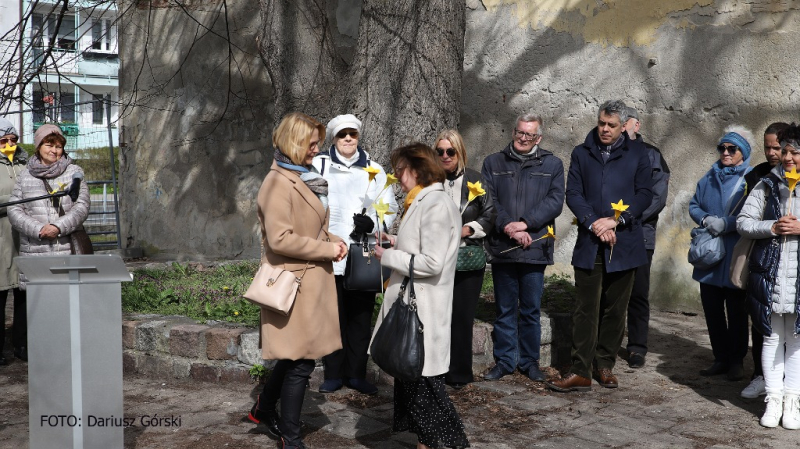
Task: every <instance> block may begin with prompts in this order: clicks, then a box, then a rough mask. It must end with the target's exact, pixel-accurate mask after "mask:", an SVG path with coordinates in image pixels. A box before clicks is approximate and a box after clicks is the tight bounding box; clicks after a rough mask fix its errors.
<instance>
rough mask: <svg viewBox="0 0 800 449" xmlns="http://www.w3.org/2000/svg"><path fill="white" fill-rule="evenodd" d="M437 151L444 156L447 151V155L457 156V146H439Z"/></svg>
mask: <svg viewBox="0 0 800 449" xmlns="http://www.w3.org/2000/svg"><path fill="white" fill-rule="evenodd" d="M436 152H437V153H439V157H442V156H444V154H445V153H447V155H448V156H450V157H455V156H456V149H455V148H447V149H444V148H437V149H436Z"/></svg>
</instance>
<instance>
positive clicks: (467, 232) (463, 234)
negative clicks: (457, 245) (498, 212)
mask: <svg viewBox="0 0 800 449" xmlns="http://www.w3.org/2000/svg"><path fill="white" fill-rule="evenodd" d="M474 233H475V230H474V229H472V228H470V227H469V226H462V227H461V238H462V239H465V238H467V237H469V236H471V235H472V234H474Z"/></svg>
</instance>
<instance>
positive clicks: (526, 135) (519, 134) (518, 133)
mask: <svg viewBox="0 0 800 449" xmlns="http://www.w3.org/2000/svg"><path fill="white" fill-rule="evenodd" d="M514 135H515V136H517V137H518V138H519V140H536V138H537V137H539V134H531V133H526V132H524V131H520V130H518V129H514Z"/></svg>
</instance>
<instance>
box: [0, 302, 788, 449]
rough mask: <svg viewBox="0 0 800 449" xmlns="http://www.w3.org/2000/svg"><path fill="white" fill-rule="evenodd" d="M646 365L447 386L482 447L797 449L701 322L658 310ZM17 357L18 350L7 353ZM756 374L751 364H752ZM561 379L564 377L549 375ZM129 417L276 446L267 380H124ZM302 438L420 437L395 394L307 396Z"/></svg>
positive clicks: (4, 372)
mask: <svg viewBox="0 0 800 449" xmlns="http://www.w3.org/2000/svg"><path fill="white" fill-rule="evenodd" d="M651 322H652V326H651V332H650V347H651V349H650V353H649V354H648V357H647V365H646V366H645V367H644V368H642V369H639V370H632V369H629V368H628V367H627V364H626V363H625V362H624V361H622V360H621V359H620V360H618V365H617V368H616V369H615V372H616V374H617V375H618V377H619V381H620V388H618V389H615V390H614V389H605V388H602V387H600V386H599V385H597V384H594V385H593V389H592V391H591V392H586V393H567V394H562V393H554V392H551V391H548V390H547V389H546V388H545V386H544V385H543V384H541V383H536V382H531V381H529V380H528V379H527V378H525V377H523V376H522V375H520V374H514V375H512V376H508V377H507V378H504V379H503V380H501V381H499V382H484V381H479V382H476V383H474V384H471V385H469V386H468V387H467V388H464V389H462V390H460V391H454V390H449V392H450V394H451V397H452V399H453V400H454V402H455V404H456V407H457V410H458V411H459V413H460V415H461V417H462V419H463V421H464V424H465V427H466V430H467V435H468V437H469V439H470V443H471V445H472V447H481V448H486V447H488V448H528V447H557V448H573V447H587V448H588V447H591V448H597V447H636V448H640V447H646V448H647V447H690V448H711V447H741V448H770V447H775V448H797V447H798V446H800V432H797V431H787V430H784V429H782V428H780V427H779V428H777V429H765V428H763V427H761V426H760V425H759V424H758V419H759V417H760V415H761V413H762V412H763V410H764V402H763V397H762V398H759V399H754V400H746V399H742V398H741V397H739V392H740V391H741V389H742V388H744V386H745V385H746V384H747V381H740V382H728V381H727V380H725V378H724V377H712V378H706V377H702V376H700V375H699V374H698V371H699V370H700V369H702V368H705V367H706V366H707V365H709V364H710V363H711V350H710V347H709V342H708V336H707V333H706V330H705V322H704V320H703V318H702V316H692V315H683V314H675V313H666V312H654V313H653V316H652V320H651ZM6 355H7V356H8V355H10V354H8V353H7V354H6ZM745 370H746V372H747V373H748V374H749V373H750V371H751V370H752V361H751V360H750V359H749V355H748V359H746V360H745ZM549 373H550V374H551V375H555V374H556V371H555V370H554V369H550V370H549ZM26 381H27V365H26V364H24V363H21V362H19V361H17V360H13V361H12V363H11V364H10V365H9V366H5V367H0V402H1V403H2V406H0V447H2V448H19V447H27V443H28V404H27V384H26ZM124 390H125V399H124V400H125V416H126V417H130V418H134V419H139V418H140V417H141V416H144V415H153V414H158V415H160V416H180V418H181V426H180V427H171V428H165V427H143V426H141V425H139V423H138V422H137V424H136V425H134V426H132V427H128V428H126V429H125V432H124V434H125V447H128V448H166V447H169V448H190V447H191V448H225V447H227V448H251V447H252V448H255V447H259V448H263V447H276V443H275V441H274V440H273V439H271V437H270V436H269V435H268V434H267V433H266V430H265V429H264V428H263V427H261V426H256V425H253V424H252V423H250V422H249V421H247V419H246V415H247V412H248V410H249V409H250V406H251V405H252V403H253V401H254V398H255V397H256V396H257V394H258V393H259V392H260V386H259V385H257V384H252V385H242V384H205V383H196V382H195V383H193V382H187V381H176V380H155V379H148V378H143V377H135V376H130V377H127V376H126V377H125V381H124ZM302 419H303V420H304V423H305V424H304V427H303V434H304V439H305V443H306V445H307V446H308V447H309V448H362V447H368V448H412V447H415V442H416V438H415V436H414V435H412V434H409V433H398V434H393V433H392V432H391V419H392V389H391V387H390V386H382V387H381V390H380V392H379V394H378V395H376V396H372V397H368V396H364V395H361V394H358V393H356V392H353V391H352V390H347V389H343V390H341V391H339V392H337V393H336V394H333V395H327V396H326V395H322V394H320V393H318V392H316V391H312V390H309V391H308V393H307V395H306V400H305V404H304V412H303V417H302Z"/></svg>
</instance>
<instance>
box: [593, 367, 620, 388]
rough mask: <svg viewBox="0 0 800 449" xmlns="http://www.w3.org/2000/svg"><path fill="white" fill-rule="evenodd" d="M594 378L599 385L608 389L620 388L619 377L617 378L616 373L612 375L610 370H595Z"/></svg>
mask: <svg viewBox="0 0 800 449" xmlns="http://www.w3.org/2000/svg"><path fill="white" fill-rule="evenodd" d="M592 377H594V380H596V381H597V383H599V384H600V385H602V386H604V387H606V388H617V387H618V386H619V382H617V376H615V375H614V373H612V372H611V370H610V369H608V368H600V369H596V370H594V372H593V373H592Z"/></svg>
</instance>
